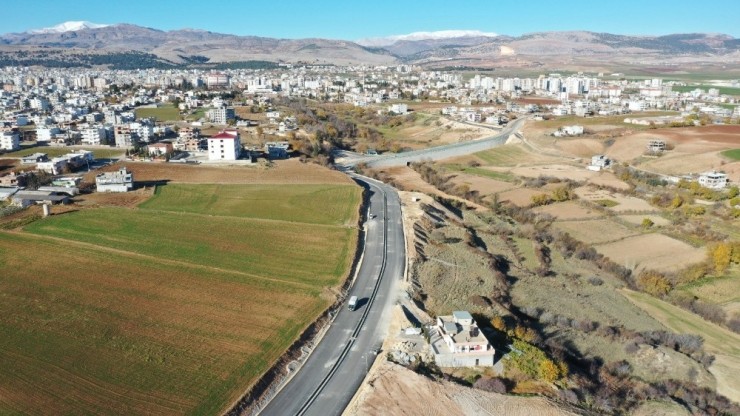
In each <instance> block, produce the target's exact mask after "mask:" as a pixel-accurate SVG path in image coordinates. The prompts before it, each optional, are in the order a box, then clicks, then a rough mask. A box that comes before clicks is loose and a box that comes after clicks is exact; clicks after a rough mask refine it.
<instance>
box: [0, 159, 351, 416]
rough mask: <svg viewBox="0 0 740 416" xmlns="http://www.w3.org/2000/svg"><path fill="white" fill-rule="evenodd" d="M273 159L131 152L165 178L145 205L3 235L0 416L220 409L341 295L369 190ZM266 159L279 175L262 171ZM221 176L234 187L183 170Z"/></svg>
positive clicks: (140, 168)
mask: <svg viewBox="0 0 740 416" xmlns="http://www.w3.org/2000/svg"><path fill="white" fill-rule="evenodd" d="M278 166H279V167H278V168H271V169H268V170H265V169H249V168H246V169H240V168H235V169H233V171H232V170H229V169H222V168H208V167H205V168H201V167H199V166H198V167H190V166H187V167H179V166H177V167H173V170H172V171H169V170H168V169H167V167H159V166H156V167H155V166H153V165H152V167H149V165H145V164H130V168H131V169H132V170H133V171H134V173H135V175H137V179H139V178H141V177H144V178H147V179H145V180H150V181H158V182H167V183H168V184H167V185H162V186H159V187H158V192H157V193H156V194H155V195H153V196H152V199H151V200H149V201H145V202H144V203H141V204H140V205H139V206H138V207H136V206H135V205H134V204H136V203H138V202H139V201H141V198H133V199H132V201H131V203H126V204H115V203H112V202H115V201H108V202H107V203H106V201H89V202H91V203H90V204H89V205H86V206H80V207H79V208H78V209H79V210H77V211H74V212H66V213H63V214H57V215H53V216H51V217H49V218H45V219H42V220H37V221H35V222H33V223H31V224H29V225H26V226H25V227H24V229H23V231H22V232H13V233H7V232H0V265H2V269H3V273H2V276H0V296H1V297H2V299H3V301H2V302H0V313H2V314H3V321H2V322H0V357H2V360H3V362H12V363H13V365H12V366H2V367H0V414H5V413H18V412H20V413H29V414H40V413H48V412H49V409H54V412H59V413H65V414H217V413H221V412H223V411H224V410H226V409H227V408H228V407H229V406H230V405H231V404H232V403H233V402H234V401H235V400H236V399H237V398H238V397H239V396H240V395H241V394H242V393H243V392H244V391H245V390H246V389H247V388H249V387H250V386H251V385H252V384H253V383H254V382H255V381H256V380H257V379H258V378H259V377H260V376H261V375H262V374H263V373H264V372H265V371H266V370H267V369H268V368H269V367H270V366H271V365H273V364H274V363H275V361H276V360H277V359H278V358H279V357H280V356H281V355H282V354H283V353H284V352H285V351H286V349H287V348H288V347H289V346H290V345H291V344H292V343H293V342H294V341H295V340H296V339H297V338H298V336H299V335H300V333H301V332H302V331H303V330H304V329H305V328H306V327H307V325H308V324H309V323H310V322H312V321H313V320H314V319H316V317H318V316H319V315H320V314H321V313H322V312H323V311H324V310H325V309H326V308H327V307H328V306H329V305H330V304H331V303H332V302H333V300H334V297H333V296H332V295H331V290H329V289H330V288H333V287H336V286H337V285H339V284H341V282H342V281H343V279H344V278H345V277H346V276H347V273H348V271H349V269H350V264H351V261H352V258H353V257H354V249H355V246H356V241H357V234H358V232H357V227H356V222H357V217H358V213H357V207H358V206H359V203H360V198H361V190H360V189H359V188H358V187H357V186H354V185H352V184H350V183H348V182H349V181H348V180H346V177H344V176H343V175H341V174H337V173H336V172H331V171H329V170H326V169H323V171H320V170H318V169H315V168H316V167H310V166H305V165H303V164H299V163H298V162H296V163H294V164H289V165H287V168H286V169H284V170H282V171H281V170H280V166H286V165H278ZM191 168H193V169H191ZM265 172H267V173H268V174H269V173H270V172H272V173H277V174H278V176H279V177H281V178H283V183H273V184H270V185H266V184H257V183H258V182H259V178H261V177H263V176H265V175H266V174H265ZM286 172H292V173H295V172H306V173H308V174H307V175H306V176H305V177H303V178H302V177H298V178H297V179H296V182H299V183H300V181H301V179H304V180H308V181H312V182H315V183H316V184H315V185H311V184H307V185H295V184H290V185H289V184H286V182H289V178H288V174H287V173H286ZM139 173H141V176H138V175H139ZM219 177H224V178H227V179H226V181H232V182H236V183H241V185H238V184H230V185H216V184H184V183H177V179H184V180H188V181H190V182H208V181H212V180H217V178H219ZM272 180H273V181H274V182H277V181H278V179H276V178H272ZM244 183H251V185H246V184H244ZM150 189H151V188H150ZM142 190H143V189H142ZM137 192H138V191H137ZM150 192H151V191H150V190H149V191H147V192H145V193H142V195H140V196H141V197H145V196H146V195H147V194H148V193H150ZM129 194H133V193H129ZM126 196H128V194H127V195H126ZM82 199H84V198H82ZM93 199H94V198H93ZM114 199H115V198H114ZM191 202H192V205H191ZM106 205H113V206H106ZM75 206H76V205H75ZM99 206H104V207H102V208H101V207H99ZM184 206H187V207H188V209H187V211H188V212H184V211H185V209H183V207H184ZM80 208H81V209H80ZM39 253H43V256H42V258H39ZM6 270H9V271H10V273H5V271H6Z"/></svg>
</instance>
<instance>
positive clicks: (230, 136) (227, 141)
mask: <svg viewBox="0 0 740 416" xmlns="http://www.w3.org/2000/svg"><path fill="white" fill-rule="evenodd" d="M241 150H242V143H241V140H240V139H239V132H238V131H236V130H222V131H220V132H219V133H218V134H217V135H215V136H212V137H209V138H208V159H209V160H236V159H238V158H239V154H240V153H241Z"/></svg>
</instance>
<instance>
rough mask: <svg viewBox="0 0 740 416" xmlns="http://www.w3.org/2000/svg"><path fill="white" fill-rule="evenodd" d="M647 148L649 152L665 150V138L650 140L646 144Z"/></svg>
mask: <svg viewBox="0 0 740 416" xmlns="http://www.w3.org/2000/svg"><path fill="white" fill-rule="evenodd" d="M647 150H648V152H651V153H660V152H662V151H664V150H665V140H657V139H655V140H650V141H649V142H648V144H647Z"/></svg>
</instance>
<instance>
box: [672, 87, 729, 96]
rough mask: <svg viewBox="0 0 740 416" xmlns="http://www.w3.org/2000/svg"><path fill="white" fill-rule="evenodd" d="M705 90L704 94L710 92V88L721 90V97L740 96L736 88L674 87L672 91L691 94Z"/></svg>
mask: <svg viewBox="0 0 740 416" xmlns="http://www.w3.org/2000/svg"><path fill="white" fill-rule="evenodd" d="M697 88H698V89H700V90H704V92H707V91H709V89H710V88H716V89H718V90H719V93H720V94H721V95H740V88H734V87H718V86H715V85H680V86H678V85H674V86H673V87H671V89H672V90H673V91H675V92H691V91H694V90H695V89H697Z"/></svg>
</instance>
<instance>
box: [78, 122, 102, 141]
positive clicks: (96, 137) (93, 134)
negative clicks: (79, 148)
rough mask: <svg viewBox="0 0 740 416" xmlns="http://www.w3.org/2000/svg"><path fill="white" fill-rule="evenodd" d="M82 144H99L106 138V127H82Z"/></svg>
mask: <svg viewBox="0 0 740 416" xmlns="http://www.w3.org/2000/svg"><path fill="white" fill-rule="evenodd" d="M80 135H81V136H82V137H81V141H82V144H87V145H91V146H98V145H100V142H101V141H102V140H103V139H105V129H104V128H103V126H88V127H84V128H82V129H80Z"/></svg>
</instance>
